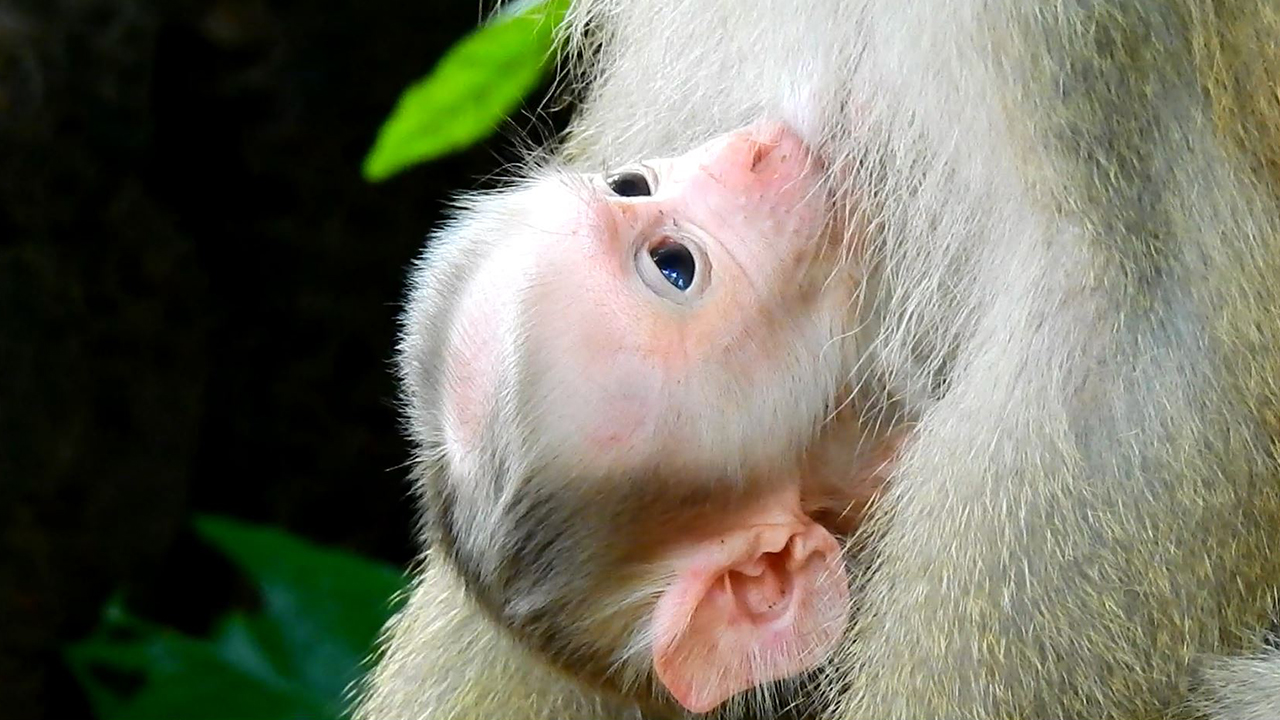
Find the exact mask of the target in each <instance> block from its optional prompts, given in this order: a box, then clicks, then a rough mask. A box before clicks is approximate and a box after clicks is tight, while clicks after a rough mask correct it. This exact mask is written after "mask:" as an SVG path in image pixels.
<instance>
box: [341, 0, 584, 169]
mask: <svg viewBox="0 0 1280 720" xmlns="http://www.w3.org/2000/svg"><path fill="white" fill-rule="evenodd" d="M568 6H569V0H534V1H532V2H521V3H516V4H513V5H511V6H508V8H507V9H506V11H505V12H502V13H499V14H497V15H495V16H494V17H493V18H492V19H491V20H489V21H488V22H486V23H485V24H484V25H482V26H480V27H479V28H478V29H476V30H475V31H473V32H472V33H471V34H470V35H468V36H466V37H465V38H463V39H462V40H461V41H459V42H458V43H457V44H456V45H454V46H453V48H451V49H450V50H449V52H448V53H446V54H445V56H444V57H443V58H442V59H441V60H440V62H439V63H438V64H437V65H436V67H435V69H434V70H433V71H432V72H431V74H429V75H427V76H426V77H424V78H422V79H421V80H419V81H418V82H416V83H414V84H413V85H411V86H410V87H409V88H408V89H407V90H405V91H404V93H403V94H402V95H401V96H400V100H399V102H397V104H396V107H395V109H394V110H392V112H391V116H390V117H389V118H387V120H386V122H385V123H383V125H382V128H381V129H380V130H379V131H378V138H377V140H376V141H375V142H374V145H373V149H372V150H370V151H369V154H368V155H367V156H366V157H365V160H364V167H363V174H364V177H365V179H366V180H369V181H371V182H377V181H380V180H385V179H386V178H389V177H391V176H392V175H395V174H396V173H398V172H400V171H401V170H404V169H405V168H407V167H409V166H411V165H415V164H417V163H421V162H425V161H427V160H431V159H433V158H437V157H440V156H442V155H446V154H448V153H451V152H454V151H456V150H460V149H462V148H465V147H467V146H469V145H472V144H474V143H476V142H478V141H480V140H482V139H484V138H485V137H488V136H489V135H490V134H491V133H492V132H493V131H494V130H495V129H497V127H498V125H499V124H500V123H501V122H502V120H503V119H505V118H506V117H507V116H508V115H510V114H511V112H512V111H514V110H515V109H516V108H517V107H519V105H520V102H521V101H522V100H523V99H524V98H525V96H526V95H528V94H529V93H530V92H531V91H533V89H534V88H535V87H537V85H538V83H539V82H540V81H541V79H542V77H543V75H544V73H545V72H546V70H547V69H548V68H549V67H550V66H551V64H552V61H553V59H554V52H555V29H556V27H557V26H559V24H560V22H561V21H562V20H563V19H564V15H565V12H566V11H567V10H568Z"/></svg>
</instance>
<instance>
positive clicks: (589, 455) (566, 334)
mask: <svg viewBox="0 0 1280 720" xmlns="http://www.w3.org/2000/svg"><path fill="white" fill-rule="evenodd" d="M817 163H818V161H817V160H816V158H815V157H814V156H813V155H812V154H811V153H810V152H809V150H808V149H807V148H806V147H805V144H804V143H803V142H802V141H801V140H800V138H799V137H798V136H797V135H796V134H795V133H794V132H792V131H791V130H790V129H788V128H787V127H785V126H783V125H780V124H777V123H772V122H761V123H756V124H754V125H751V126H749V127H746V128H743V129H740V130H737V131H734V132H731V133H728V134H726V135H723V136H720V137H718V138H715V139H713V140H711V141H710V142H708V143H706V144H705V145H702V146H701V147H698V148H696V149H694V150H692V151H691V152H689V153H687V154H685V155H682V156H680V157H676V158H672V159H658V160H651V161H647V162H644V163H641V164H639V165H637V166H634V167H630V168H625V169H622V170H619V171H617V172H613V173H610V174H603V175H601V174H572V173H567V172H560V171H547V172H543V173H540V174H538V175H537V177H535V178H534V179H532V180H530V181H526V182H524V183H523V184H521V185H519V186H517V187H515V188H513V189H509V190H504V191H500V192H496V193H492V194H490V195H487V196H483V197H481V198H479V199H478V200H475V201H473V204H472V205H471V206H469V207H468V208H467V209H466V210H465V211H464V212H463V213H462V214H461V217H460V219H459V220H458V221H457V222H456V224H455V226H454V227H453V228H452V229H451V230H450V232H449V233H447V234H446V236H445V237H447V238H448V240H447V241H443V242H441V243H439V244H437V245H434V246H433V247H431V249H430V250H429V251H428V253H427V255H426V257H425V259H424V261H423V265H422V266H421V267H420V268H419V272H418V273H416V277H417V278H419V282H418V285H417V287H416V289H415V293H414V297H413V301H412V303H411V306H410V311H409V315H408V317H407V320H406V321H407V323H408V331H407V332H406V334H405V335H406V338H407V340H406V342H405V346H404V347H403V357H404V360H405V362H404V363H403V372H404V374H405V377H404V380H405V387H407V388H408V391H409V401H410V405H411V407H410V413H411V418H412V420H413V426H414V428H415V432H416V433H418V434H417V435H416V438H415V439H416V440H417V442H418V443H419V449H420V452H421V460H422V462H421V463H420V466H421V467H422V468H424V473H425V482H424V493H425V501H426V505H427V508H428V529H429V533H430V537H429V541H430V542H431V543H432V546H433V547H436V548H438V549H439V550H440V551H442V552H443V554H444V556H445V557H447V558H448V559H449V560H450V561H451V562H452V563H453V565H454V566H455V567H456V568H457V570H458V572H459V573H460V574H461V576H462V577H463V579H464V580H465V582H466V584H467V587H468V589H469V591H470V592H471V593H472V594H473V596H474V597H475V598H476V600H477V601H478V602H479V603H480V605H481V606H482V607H483V608H485V610H486V611H487V612H488V613H489V614H490V615H491V616H492V617H493V618H494V619H495V620H496V621H497V622H498V623H500V624H501V625H502V626H504V627H506V628H508V629H509V630H510V631H511V632H513V633H514V634H515V636H516V637H517V638H519V639H520V640H521V641H522V642H523V643H525V644H526V645H528V646H530V647H532V648H533V649H535V650H536V651H538V652H540V653H541V654H543V655H544V656H545V657H546V658H548V659H549V660H551V661H552V662H553V663H556V664H559V665H560V666H561V667H564V668H565V669H567V670H569V671H571V672H572V673H573V674H574V675H576V676H578V677H585V678H588V679H590V680H593V681H595V682H598V683H599V684H600V685H601V686H603V687H607V688H609V689H612V690H614V691H616V692H621V693H624V694H626V695H628V696H630V697H633V698H637V699H640V700H641V701H642V702H649V703H653V704H658V705H662V704H669V703H671V702H672V700H674V701H675V702H676V703H678V704H679V705H681V706H683V707H684V708H685V709H687V710H690V711H694V712H706V711H709V710H712V709H714V708H716V707H718V706H719V705H721V704H722V703H724V702H725V701H726V700H727V699H729V698H730V697H732V696H734V695H736V694H737V693H740V692H742V691H744V690H748V689H750V688H754V687H757V686H761V685H764V684H766V683H769V682H771V681H774V680H779V679H783V678H789V677H793V676H796V675H799V674H803V673H805V672H806V671H808V670H810V669H813V668H815V667H816V666H818V664H819V663H820V662H821V661H822V660H823V658H824V657H825V656H826V655H827V654H828V653H829V652H830V651H831V650H832V649H833V647H834V646H835V644H836V643H837V642H838V641H839V640H840V638H841V636H842V634H843V630H844V627H845V623H846V613H847V612H848V608H847V604H848V593H849V589H848V577H847V573H846V569H845V562H844V560H843V558H842V554H841V544H840V541H839V540H838V539H837V538H838V537H840V536H847V535H848V534H850V533H851V532H852V531H853V530H854V529H855V528H856V525H857V522H856V518H857V515H858V513H859V511H860V510H861V508H862V506H864V505H865V504H866V503H867V502H868V501H869V500H870V498H871V497H872V496H873V495H874V494H875V493H876V492H877V490H878V488H879V487H880V486H881V484H882V477H883V474H884V467H885V466H886V460H887V458H888V457H889V456H890V454H891V453H892V451H893V446H894V442H893V440H892V438H893V437H894V435H893V434H892V433H890V432H888V431H887V430H884V429H883V428H884V427H887V425H882V424H881V423H879V422H876V423H867V422H863V421H862V419H861V417H862V415H863V412H862V411H863V410H865V406H860V402H861V401H860V400H858V399H856V398H855V399H854V401H853V402H852V403H851V404H850V405H849V406H848V407H846V408H845V410H844V411H842V412H838V413H837V412H836V411H835V410H836V408H837V407H839V406H840V404H841V402H842V401H848V400H849V398H848V397H844V398H842V397H841V394H842V393H844V394H847V393H848V390H847V388H849V387H850V384H851V381H852V379H853V374H854V371H855V370H856V368H857V367H858V360H859V356H858V352H859V346H860V345H862V344H861V343H859V342H857V341H856V340H852V341H850V342H844V341H845V340H846V339H848V338H851V337H852V336H853V335H854V331H855V330H858V328H854V327H851V326H850V320H849V318H850V316H851V315H854V313H851V312H850V305H851V303H853V302H854V298H855V297H856V291H857V289H858V283H859V279H858V278H857V277H856V276H855V275H856V273H855V272H854V271H853V269H852V268H853V267H854V265H853V264H851V263H848V262H847V258H845V257H843V256H842V255H841V254H840V250H839V248H840V246H841V243H840V242H838V241H837V240H838V239H843V237H844V236H843V235H840V234H839V233H838V232H837V231H836V230H834V229H833V227H832V220H831V218H830V217H829V213H828V210H827V208H828V196H827V195H826V190H825V188H824V187H823V185H822V183H821V177H822V168H821V167H819V166H818V165H817ZM853 384H854V385H856V384H857V383H856V382H854V383H853ZM833 418H834V419H833Z"/></svg>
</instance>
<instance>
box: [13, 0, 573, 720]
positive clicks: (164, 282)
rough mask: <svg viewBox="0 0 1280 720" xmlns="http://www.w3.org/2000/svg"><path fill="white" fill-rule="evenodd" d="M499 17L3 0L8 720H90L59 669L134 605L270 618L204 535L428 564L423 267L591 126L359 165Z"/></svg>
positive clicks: (529, 110) (153, 615)
mask: <svg viewBox="0 0 1280 720" xmlns="http://www.w3.org/2000/svg"><path fill="white" fill-rule="evenodd" d="M491 4H492V3H489V5H491ZM479 5H480V3H479V2H478V0H414V1H411V2H385V3H368V2H359V1H358V0H306V1H305V2H304V1H301V0H167V1H166V0H0V717H3V718H6V719H10V718H13V719H18V718H22V719H28V718H29V719H35V718H78V717H87V716H88V715H89V707H88V705H87V704H86V702H85V699H84V697H83V695H82V694H81V692H80V690H79V688H78V686H77V685H76V684H75V682H74V680H73V679H72V677H71V675H70V674H69V672H68V671H67V669H66V668H65V666H64V664H63V660H62V655H61V648H62V647H63V646H64V645H65V644H66V643H67V642H68V641H70V640H74V639H77V638H79V637H82V636H83V635H85V634H87V633H88V632H89V631H90V630H91V629H92V628H93V627H94V625H95V624H96V622H97V619H98V617H99V611H100V609H101V607H102V604H103V602H104V600H105V599H106V598H107V597H108V596H109V595H110V594H111V593H113V592H116V591H123V593H124V597H125V600H126V603H127V604H128V606H129V607H130V608H131V609H133V610H135V611H136V612H137V613H138V614H140V615H143V616H145V617H147V618H149V619H154V620H158V621H161V622H165V623H169V624H172V625H174V626H176V627H178V628H179V629H182V630H184V631H187V632H191V633H196V634H199V633H203V632H205V631H206V630H207V629H208V626H209V623H210V622H211V621H212V619H213V618H214V617H215V616H216V615H218V614H219V613H220V612H222V611H224V610H226V609H227V608H228V607H230V606H232V605H247V604H251V603H252V602H253V600H254V593H253V590H252V588H250V587H248V586H247V585H246V584H245V583H244V581H243V580H241V579H240V578H239V577H238V576H237V575H236V573H235V572H234V571H232V569H231V568H230V567H229V566H228V565H227V564H226V563H225V562H224V561H222V560H221V559H220V558H219V557H218V556H216V555H215V554H214V552H213V551H212V550H209V549H207V548H205V547H204V546H203V545H202V544H201V543H200V542H199V541H198V540H197V539H196V538H195V536H194V535H193V533H192V530H191V518H192V516H193V514H195V513H220V514H226V515H232V516H235V517H239V518H245V519H249V520H252V521H257V522H264V523H270V524H274V525H277V526H281V527H284V528H286V529H288V530H291V531H293V532H297V533H299V534H302V535H304V536H307V537H309V538H312V539H315V540H318V541H320V542H323V543H327V544H333V545H338V546H342V547H346V548H349V549H352V550H355V551H357V552H361V553H364V554H367V555H371V556H374V557H378V558H382V559H384V560H387V561H389V562H392V563H396V564H397V565H401V566H403V565H404V564H405V563H407V562H408V561H409V560H410V559H411V557H412V555H413V553H414V547H413V541H412V537H411V531H412V526H413V507H412V503H411V502H410V500H409V499H408V498H407V497H406V493H407V490H408V484H407V482H406V479H405V478H406V471H405V469H404V462H405V460H406V459H407V457H408V448H407V444H406V443H405V441H404V440H403V439H402V437H401V434H400V431H399V427H398V417H397V414H396V410H395V392H396V390H395V385H394V381H393V376H392V371H391V359H392V355H393V347H394V342H395V332H396V315H397V313H398V311H399V302H400V299H401V296H402V290H403V286H404V274H405V269H406V267H407V265H408V263H409V262H410V261H411V260H412V258H413V257H414V256H415V255H416V253H417V252H418V250H419V248H420V247H421V245H422V241H423V238H424V236H425V234H426V233H427V232H428V231H429V230H430V228H431V227H432V226H433V224H434V223H436V222H437V221H438V219H439V218H440V213H441V211H442V204H443V203H444V202H445V201H446V200H447V199H448V198H449V196H450V195H451V194H453V193H454V192H456V191H457V190H459V189H462V188H469V187H477V186H483V185H485V184H486V183H487V182H488V181H487V180H486V178H488V177H489V176H490V175H492V174H493V173H494V172H495V171H497V170H499V169H500V168H501V167H502V166H503V165H504V163H508V162H511V161H513V160H515V159H516V158H517V157H518V155H517V153H516V152H515V150H514V149H513V148H514V147H515V145H516V143H515V142H514V141H513V140H512V139H511V138H512V137H516V136H519V135H521V134H532V135H534V136H538V137H543V136H546V135H547V134H548V133H549V132H551V131H552V130H554V128H556V127H559V126H560V125H561V124H562V123H563V119H564V117H563V115H564V113H563V111H561V113H559V114H558V115H557V116H555V117H548V116H547V115H546V114H544V113H538V112H535V111H534V108H536V107H539V106H540V105H539V103H540V100H541V98H540V97H537V98H533V99H531V101H530V104H529V105H528V106H527V107H526V109H525V110H523V111H522V112H521V113H519V114H518V115H517V116H516V117H514V118H513V120H512V121H511V123H510V126H509V127H506V128H504V135H503V136H499V137H496V138H495V139H493V140H491V141H489V142H487V143H484V144H482V145H481V146H478V147H476V148H474V149H472V150H470V151H468V152H465V153H461V154H459V155H456V156H453V157H450V158H447V159H445V160H441V161H437V162H435V163H431V164H428V165H424V166H419V167H418V168H416V169H414V170H412V171H410V172H408V173H406V174H404V175H401V176H399V177H397V178H395V179H393V180H391V181H388V182H386V183H383V184H380V185H368V184H366V183H364V182H363V181H362V180H361V178H360V176H359V167H360V162H361V159H362V158H363V156H364V154H365V152H366V151H367V150H368V148H369V147H370V145H371V144H372V141H373V138H374V137H375V133H376V131H377V128H378V126H379V124H380V123H381V121H382V120H383V119H384V118H385V117H386V115H387V114H388V113H389V111H390V109H391V108H392V106H393V104H394V102H395V100H396V98H397V96H398V95H399V93H400V91H401V90H402V89H403V88H404V87H405V86H406V85H407V84H408V83H409V82H411V81H412V80H414V79H416V78H417V77H420V76H421V75H423V74H425V73H426V72H427V71H428V70H429V69H430V68H431V66H432V65H433V64H434V62H435V61H436V60H437V59H438V58H439V56H440V55H441V54H442V53H443V52H444V51H445V50H446V49H447V48H448V47H449V46H450V45H451V44H452V43H453V42H454V41H456V40H457V39H458V38H459V37H461V36H462V35H463V34H465V33H466V32H467V31H468V30H469V29H470V28H472V27H474V26H475V24H476V23H477V22H478V20H479V19H480V18H481V17H482V11H481V8H480V7H479Z"/></svg>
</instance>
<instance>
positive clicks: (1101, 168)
mask: <svg viewBox="0 0 1280 720" xmlns="http://www.w3.org/2000/svg"><path fill="white" fill-rule="evenodd" d="M576 17H578V18H579V19H580V20H583V21H584V23H585V25H584V26H585V27H587V28H588V31H589V33H588V34H589V36H590V37H592V38H597V39H599V41H600V45H599V47H588V49H589V50H592V51H593V52H592V58H593V59H592V61H591V62H593V63H595V64H594V65H592V66H591V67H592V68H594V69H598V71H599V76H598V78H597V80H596V82H595V84H594V85H593V86H592V89H591V91H590V93H589V94H588V97H587V101H586V104H585V107H584V109H583V111H582V112H581V114H580V116H579V118H578V121H577V124H576V125H575V128H574V132H573V134H572V136H571V139H570V142H569V143H568V146H567V150H566V155H567V156H568V157H569V158H570V159H571V160H572V161H574V162H576V163H579V164H581V165H583V166H587V167H594V168H598V167H601V166H611V165H617V164H620V163H621V162H624V161H628V160H633V159H635V158H638V157H648V156H654V155H663V154H673V153H675V152H678V151H680V150H683V149H686V148H688V147H691V146H693V145H696V144H697V143H698V142H699V141H702V140H705V139H706V138H707V137H710V136H712V135H715V134H717V133H719V132H723V131H724V130H726V129H729V128H733V127H738V126H740V125H743V124H745V123H746V122H747V121H749V120H752V119H754V118H755V117H757V116H759V115H760V114H761V113H762V112H764V113H771V114H774V115H777V116H780V117H782V118H783V119H785V120H787V121H788V122H790V123H791V124H792V125H793V126H795V127H797V128H798V129H800V130H801V131H802V133H803V134H805V135H806V137H807V139H808V140H809V142H810V143H811V144H812V145H813V146H814V147H815V148H816V149H817V150H818V151H819V153H820V154H821V155H823V157H824V159H825V161H826V164H827V166H828V169H829V171H830V173H831V179H832V181H833V182H834V183H836V184H837V187H839V188H841V189H842V193H841V196H842V197H844V198H846V199H848V200H849V201H850V203H851V205H850V207H851V208H853V209H855V210H857V209H858V208H861V209H865V208H872V209H873V211H874V212H873V218H872V219H873V221H874V222H873V223H872V224H871V226H872V227H873V228H874V229H875V235H874V236H873V238H872V242H873V245H874V257H875V261H876V267H877V270H878V275H877V277H878V283H877V284H876V285H875V292H874V295H873V299H874V301H875V305H874V306H875V311H876V314H877V316H878V323H879V325H880V326H881V328H882V335H881V337H880V340H879V342H878V344H877V346H876V347H875V348H874V359H875V367H874V368H873V372H874V373H876V374H878V375H879V376H881V377H882V378H883V380H884V382H885V384H886V385H887V386H888V387H889V388H890V389H891V391H892V392H893V393H894V394H895V395H896V396H898V397H901V398H903V399H904V401H905V403H906V404H907V405H908V407H910V408H911V409H912V410H913V411H914V412H915V413H916V414H917V415H918V416H919V417H920V418H921V422H920V423H919V425H918V427H917V428H916V431H915V436H914V438H913V440H912V442H911V444H909V445H908V446H907V449H906V451H905V453H904V454H903V455H902V457H901V458H900V461H899V465H898V467H897V470H896V472H895V474H894V475H893V478H892V479H891V481H890V487H889V490H888V492H887V493H886V494H885V496H884V497H883V499H882V501H881V502H880V503H878V504H877V506H876V507H875V508H874V510H873V514H872V515H871V517H870V519H869V522H868V524H867V525H866V526H864V527H865V530H866V533H867V535H866V537H867V539H868V543H869V548H870V550H869V552H870V553H872V555H871V556H872V557H873V558H874V562H873V566H872V568H871V571H870V573H869V575H868V576H867V578H866V579H865V584H864V585H861V586H860V587H859V592H857V593H855V596H856V597H855V604H856V608H857V610H856V612H855V614H854V615H853V617H852V625H851V627H852V630H851V634H850V638H849V641H848V642H847V643H846V646H845V649H844V652H843V658H842V663H841V674H842V678H841V680H842V686H841V687H838V688H833V690H832V692H831V694H830V696H829V697H828V698H825V699H822V700H820V701H819V702H818V703H817V705H818V706H819V707H828V708H830V709H831V714H832V715H833V716H834V717H841V718H903V719H914V718H955V717H971V718H1074V717H1080V718H1152V717H1184V716H1185V717H1194V716H1195V715H1194V712H1193V711H1192V709H1191V705H1189V704H1188V701H1192V702H1193V704H1194V703H1198V704H1200V705H1201V706H1204V707H1208V708H1210V709H1211V710H1216V711H1220V712H1221V717H1229V718H1250V719H1252V718H1264V717H1272V716H1278V715H1280V679H1278V678H1280V669H1278V668H1280V659H1278V658H1276V657H1274V656H1271V657H1269V658H1268V657H1266V656H1262V657H1261V658H1260V659H1256V660H1251V661H1245V660H1230V659H1227V658H1230V657H1232V656H1241V655H1246V654H1253V653H1261V652H1263V639H1264V635H1265V632H1266V629H1267V628H1268V627H1269V626H1270V624H1271V623H1272V622H1273V619H1274V615H1273V613H1274V611H1275V607H1276V593H1277V590H1278V589H1280V470H1278V469H1277V452H1278V448H1277V443H1278V442H1280V96H1278V95H1277V87H1278V85H1280V5H1278V4H1276V3H1274V2H1247V1H1243V0H1242V1H1241V2H1237V3H1220V4H1213V3H1209V2H1172V1H1171V2H1154V1H1153V2H1149V3H1140V2H1112V3H1106V4H1104V3H1086V2H1080V3H1069V2H1068V3H1055V4H1048V3H1046V4H1044V6H1043V7H1036V6H1034V5H1033V4H1032V3H1028V2H1022V1H1021V0H997V1H996V2H977V1H976V0H970V1H957V2H945V3H944V2H933V3H903V2H900V1H899V0H862V1H858V0H848V1H847V2H836V1H835V0H823V1H820V2H759V3H746V2H742V1H741V0H697V1H693V2H691V1H689V0H648V1H646V2H634V1H633V2H622V1H615V0H596V1H594V2H582V3H580V7H579V8H578V9H577V15H576ZM588 45H590V44H588ZM857 211H861V210H857ZM370 688H371V689H370V692H369V694H368V697H367V699H366V702H365V704H364V707H363V709H362V715H361V717H363V718H368V719H369V720H373V719H374V718H409V717H415V718H416V717H423V718H432V719H433V720H434V719H435V718H449V717H458V718H471V717H534V718H548V719H549V718H563V717H592V716H594V717H622V716H624V715H625V714H626V713H628V712H634V713H637V714H638V712H639V711H632V710H628V705H627V704H626V703H625V701H621V700H617V699H613V698H610V697H608V696H606V695H603V694H601V693H598V692H596V691H594V690H592V689H591V688H589V687H586V686H581V687H580V686H578V685H576V684H575V683H574V682H573V681H572V680H569V679H565V678H563V677H561V676H559V675H557V674H555V673H554V672H553V671H551V670H548V669H545V668H544V667H542V666H541V665H539V664H537V661H535V660H534V659H533V658H532V655H529V654H527V653H526V652H525V651H524V650H522V649H521V648H519V647H518V646H517V645H516V644H515V642H514V641H511V640H509V639H507V638H506V637H505V636H504V635H503V634H502V633H501V631H500V630H498V629H497V628H495V627H493V626H492V625H491V624H489V622H488V621H487V620H485V619H484V618H483V617H481V615H480V614H479V613H478V611H476V610H475V609H474V608H473V607H471V606H470V605H469V604H468V602H467V600H466V599H465V597H464V595H463V593H462V591H461V590H460V589H459V588H458V586H457V581H456V580H454V579H453V577H452V576H451V575H450V574H449V572H448V571H447V570H446V569H445V568H443V567H440V566H431V567H429V568H428V569H427V570H426V571H425V573H424V577H423V578H422V579H420V581H419V582H418V583H417V585H416V589H415V591H414V594H413V596H412V597H411V598H410V601H409V605H408V607H407V609H406V611H405V612H404V613H402V615H401V617H400V619H399V620H398V621H397V622H396V623H395V624H394V625H393V627H392V628H391V630H390V636H389V645H388V648H387V650H386V654H385V656H384V657H383V659H382V661H381V664H380V665H379V667H378V668H377V669H376V670H375V671H374V673H373V675H372V677H371V681H370Z"/></svg>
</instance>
